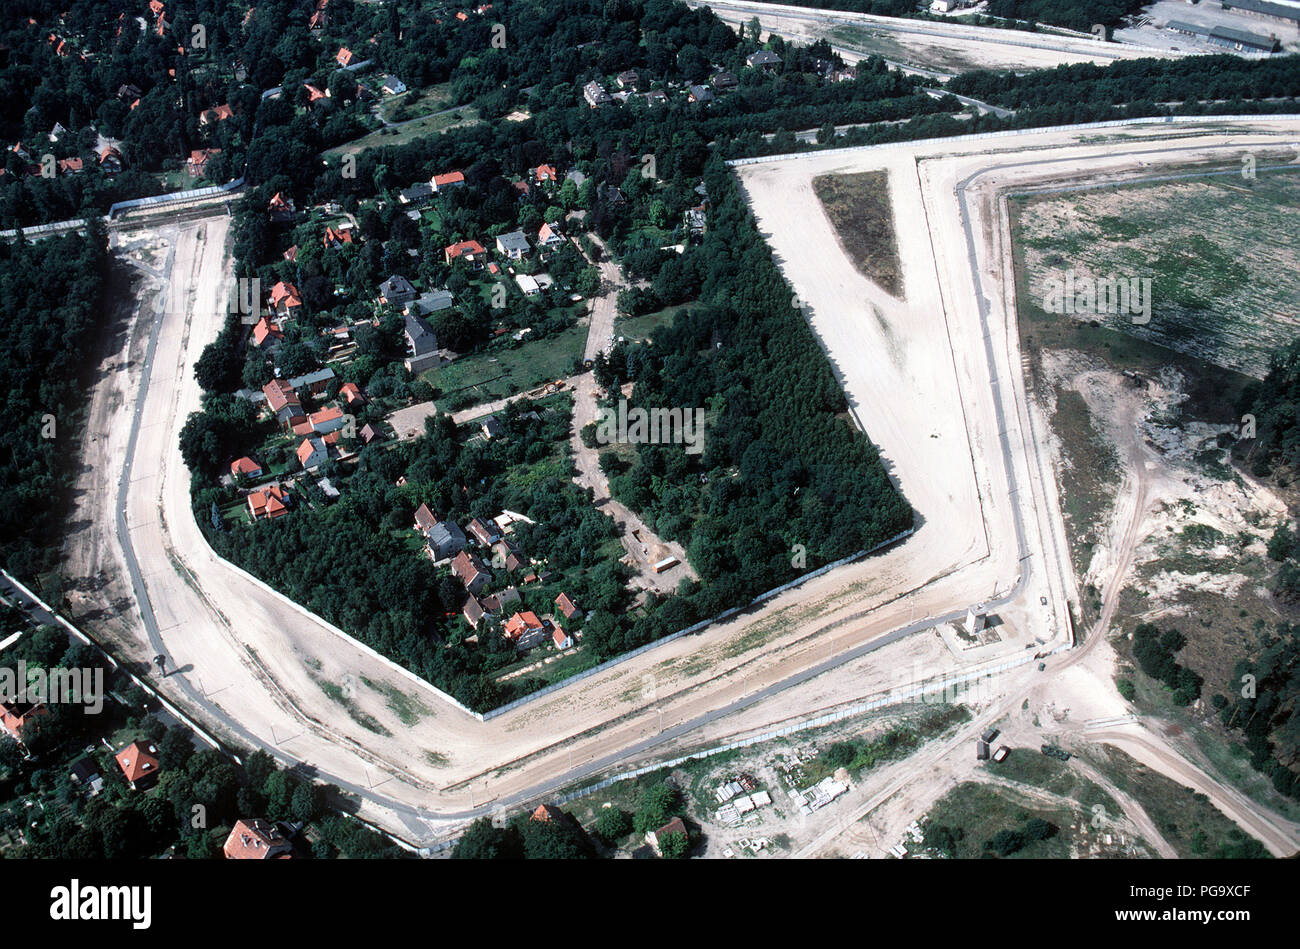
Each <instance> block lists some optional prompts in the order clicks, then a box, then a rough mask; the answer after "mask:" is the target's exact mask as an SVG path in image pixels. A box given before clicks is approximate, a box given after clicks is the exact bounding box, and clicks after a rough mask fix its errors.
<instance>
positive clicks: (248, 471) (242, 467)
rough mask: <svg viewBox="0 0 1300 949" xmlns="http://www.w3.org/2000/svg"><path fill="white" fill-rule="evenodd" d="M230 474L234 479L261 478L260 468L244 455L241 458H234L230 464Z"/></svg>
mask: <svg viewBox="0 0 1300 949" xmlns="http://www.w3.org/2000/svg"><path fill="white" fill-rule="evenodd" d="M230 473H231V474H232V475H235V476H236V477H238V476H239V475H243V476H244V477H245V478H260V477H261V476H262V466H261V465H259V464H258V463H257V462H255V461H254V460H253V459H252V458H249V457H248V456H247V455H245V456H244V457H243V458H236V459H235V460H234V461H232V462H231V463H230Z"/></svg>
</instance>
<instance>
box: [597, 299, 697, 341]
mask: <svg viewBox="0 0 1300 949" xmlns="http://www.w3.org/2000/svg"><path fill="white" fill-rule="evenodd" d="M692 305H693V304H690V303H679V304H677V305H676V306H669V307H664V308H663V309H662V310H655V311H654V312H653V313H646V314H645V315H644V316H633V317H626V318H624V317H620V318H618V319H616V320H615V321H614V335H615V336H625V337H627V338H628V339H649V338H650V334H651V333H652V332H654V330H655V329H657V328H658V327H660V326H668V325H669V324H671V323H672V321H673V319H674V318H675V317H676V316H677V314H678V313H680V312H681V311H682V310H685V309H687V308H688V307H690V306H692Z"/></svg>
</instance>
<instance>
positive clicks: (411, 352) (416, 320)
mask: <svg viewBox="0 0 1300 949" xmlns="http://www.w3.org/2000/svg"><path fill="white" fill-rule="evenodd" d="M403 319H404V324H405V325H404V327H403V330H402V335H403V336H405V337H406V349H407V352H406V363H405V365H406V371H407V372H411V373H418V372H424V370H426V369H431V368H434V367H436V366H440V365H442V355H441V354H440V353H439V352H438V336H437V334H436V333H434V331H433V330H432V329H431V328H430V326H429V324H428V323H426V322H425V321H424V320H423V319H422V318H421V317H418V316H412V315H411V314H409V313H408V314H407V315H406V316H405V317H404V318H403Z"/></svg>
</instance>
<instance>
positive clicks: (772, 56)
mask: <svg viewBox="0 0 1300 949" xmlns="http://www.w3.org/2000/svg"><path fill="white" fill-rule="evenodd" d="M745 64H746V65H748V66H753V67H756V68H758V69H763V70H771V69H775V68H776V67H777V66H780V65H781V57H780V56H778V55H776V53H774V52H772V51H771V50H770V49H760V50H759V51H758V52H757V53H750V54H749V56H747V57H746V58H745Z"/></svg>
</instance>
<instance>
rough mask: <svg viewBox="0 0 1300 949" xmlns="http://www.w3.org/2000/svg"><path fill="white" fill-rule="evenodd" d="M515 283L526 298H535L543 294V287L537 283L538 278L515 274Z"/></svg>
mask: <svg viewBox="0 0 1300 949" xmlns="http://www.w3.org/2000/svg"><path fill="white" fill-rule="evenodd" d="M515 283H517V284H519V289H520V290H521V291H523V294H524V296H526V297H535V296H537V294H539V293H541V292H542V286H541V284H539V283H538V282H537V278H536V277H533V276H530V275H529V274H526V273H521V274H515Z"/></svg>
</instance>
